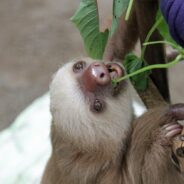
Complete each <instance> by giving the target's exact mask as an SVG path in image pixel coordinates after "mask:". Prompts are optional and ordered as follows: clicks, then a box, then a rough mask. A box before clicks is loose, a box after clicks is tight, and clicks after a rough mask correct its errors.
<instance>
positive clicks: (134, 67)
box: [124, 53, 150, 91]
mask: <svg viewBox="0 0 184 184" xmlns="http://www.w3.org/2000/svg"><path fill="white" fill-rule="evenodd" d="M124 66H125V68H126V72H127V73H128V74H131V73H133V72H135V71H138V70H139V69H141V68H143V67H144V66H145V63H144V62H143V61H142V60H141V59H140V58H138V57H137V56H136V55H135V54H132V53H130V54H128V55H126V57H125V61H124ZM149 74H150V72H149V71H145V72H142V73H140V74H138V75H135V76H133V77H130V80H131V82H132V84H133V85H134V86H135V88H136V89H137V90H139V91H144V90H145V89H146V88H147V86H148V75H149Z"/></svg>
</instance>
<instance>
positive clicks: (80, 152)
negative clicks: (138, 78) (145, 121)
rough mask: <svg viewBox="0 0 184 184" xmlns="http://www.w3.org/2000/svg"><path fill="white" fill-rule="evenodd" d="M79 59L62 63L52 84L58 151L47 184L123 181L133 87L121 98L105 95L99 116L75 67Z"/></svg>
mask: <svg viewBox="0 0 184 184" xmlns="http://www.w3.org/2000/svg"><path fill="white" fill-rule="evenodd" d="M83 60H85V61H87V63H89V64H90V63H92V62H94V61H93V60H91V59H89V58H83ZM75 62H76V61H73V62H70V63H68V64H66V65H65V66H64V67H62V68H61V69H60V70H59V71H58V72H57V73H56V75H55V77H54V79H53V81H52V84H51V87H50V96H51V113H52V116H53V123H52V132H51V137H52V146H53V152H52V156H51V159H50V160H49V163H48V165H47V168H46V171H45V174H44V177H43V180H42V184H51V183H52V184H63V183H64V184H79V183H80V184H94V183H100V184H102V183H104V184H108V183H109V184H110V183H114V182H115V183H117V184H118V183H121V182H120V181H121V164H120V163H121V162H120V160H122V158H123V156H124V154H123V153H124V152H125V150H126V143H127V138H128V137H129V134H130V131H131V122H132V107H131V100H130V99H131V97H130V92H129V88H128V85H127V87H126V88H125V89H124V90H123V91H122V92H121V94H120V95H118V96H117V97H112V96H110V95H109V96H107V97H105V101H106V108H105V111H104V112H102V113H98V114H96V113H94V112H92V111H91V110H90V109H89V102H88V100H87V99H86V97H85V95H84V94H83V92H82V91H81V89H80V85H79V83H78V81H77V80H76V75H75V74H74V73H73V71H72V66H73V64H74V63H75Z"/></svg>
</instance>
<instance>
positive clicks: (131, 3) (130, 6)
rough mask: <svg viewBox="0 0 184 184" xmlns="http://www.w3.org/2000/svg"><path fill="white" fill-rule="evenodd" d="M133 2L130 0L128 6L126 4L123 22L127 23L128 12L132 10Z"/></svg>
mask: <svg viewBox="0 0 184 184" xmlns="http://www.w3.org/2000/svg"><path fill="white" fill-rule="evenodd" d="M133 3H134V0H130V2H129V4H128V9H127V12H126V15H125V20H126V21H127V20H128V19H129V17H130V12H131V10H132V6H133Z"/></svg>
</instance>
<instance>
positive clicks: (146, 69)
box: [113, 55, 184, 84]
mask: <svg viewBox="0 0 184 184" xmlns="http://www.w3.org/2000/svg"><path fill="white" fill-rule="evenodd" d="M183 58H184V56H183V55H178V56H177V57H176V59H174V60H173V61H172V62H169V63H166V64H155V65H149V66H146V67H144V68H141V69H139V70H137V71H135V72H133V73H130V74H128V75H125V76H124V77H121V78H119V79H117V80H113V83H114V84H116V83H117V82H120V81H122V80H125V79H128V78H130V77H133V76H134V75H138V74H140V73H142V72H146V71H149V70H153V69H159V68H169V67H171V66H173V65H175V64H177V63H178V62H179V61H180V60H181V59H183Z"/></svg>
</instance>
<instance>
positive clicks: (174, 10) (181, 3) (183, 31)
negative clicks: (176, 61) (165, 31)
mask: <svg viewBox="0 0 184 184" xmlns="http://www.w3.org/2000/svg"><path fill="white" fill-rule="evenodd" d="M160 9H161V11H162V14H163V16H164V17H165V19H166V21H167V23H168V25H169V30H170V33H171V36H172V37H173V38H174V40H175V41H176V42H177V43H178V44H180V45H181V46H182V47H184V0H161V1H160Z"/></svg>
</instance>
